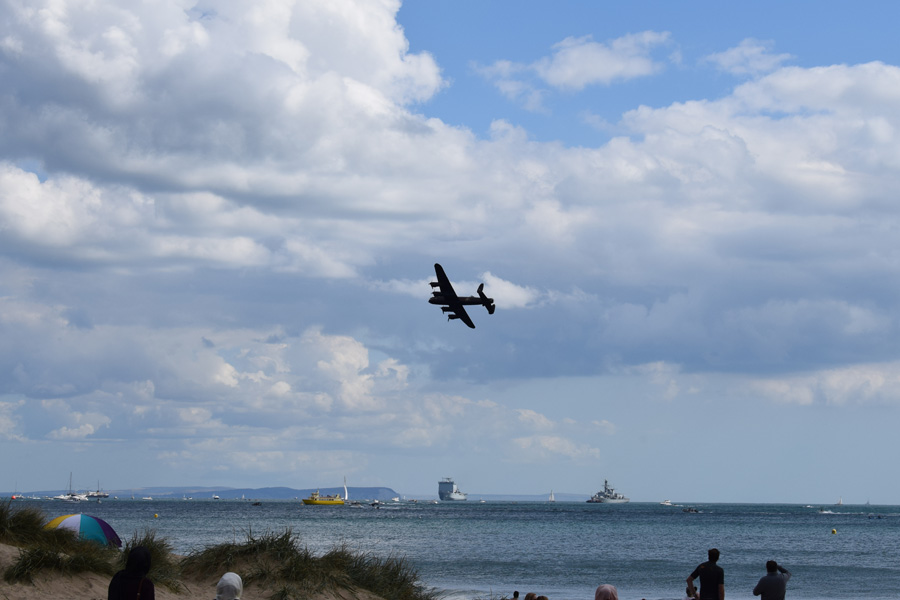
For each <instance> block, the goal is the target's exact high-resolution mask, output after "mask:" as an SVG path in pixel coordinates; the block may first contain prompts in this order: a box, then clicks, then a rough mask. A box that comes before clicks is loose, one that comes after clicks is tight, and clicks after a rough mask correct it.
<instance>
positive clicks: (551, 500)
mask: <svg viewBox="0 0 900 600" xmlns="http://www.w3.org/2000/svg"><path fill="white" fill-rule="evenodd" d="M547 502H556V497H555V496H554V495H553V490H550V497H549V498H547Z"/></svg>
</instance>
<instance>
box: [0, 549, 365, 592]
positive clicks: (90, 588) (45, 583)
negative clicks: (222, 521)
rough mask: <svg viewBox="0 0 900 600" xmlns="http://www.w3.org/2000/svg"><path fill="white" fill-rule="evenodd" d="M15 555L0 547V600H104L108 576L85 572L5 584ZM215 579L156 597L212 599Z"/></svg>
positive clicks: (187, 584) (192, 581)
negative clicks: (4, 573) (56, 599)
mask: <svg viewBox="0 0 900 600" xmlns="http://www.w3.org/2000/svg"><path fill="white" fill-rule="evenodd" d="M18 556H19V549H18V548H16V547H14V546H7V545H5V544H0V600H48V599H54V598H60V599H63V598H77V599H78V600H106V590H107V588H108V587H109V580H110V577H109V576H108V575H96V574H93V573H88V574H82V575H75V576H69V575H62V574H59V573H54V572H52V571H47V572H45V573H44V574H42V575H41V576H39V578H36V579H35V581H34V583H33V584H32V583H17V584H9V583H6V582H5V581H3V579H2V572H3V571H5V570H6V568H7V567H9V566H10V565H11V564H12V563H13V562H15V560H16V558H17V557H18ZM223 573H224V570H223ZM218 580H219V577H213V578H210V579H190V578H188V579H183V580H182V584H183V585H184V588H185V589H184V590H183V591H182V592H181V593H178V594H176V593H175V592H172V591H170V590H167V589H166V588H164V587H162V586H157V588H156V597H157V598H158V599H159V600H213V599H214V598H215V597H216V582H217V581H218ZM270 594H271V592H270V591H267V590H262V589H259V588H257V587H255V586H254V585H253V584H248V585H245V586H244V594H243V598H245V599H246V600H256V599H257V598H259V599H263V598H268V597H269V595H270ZM312 600H381V598H380V597H379V596H376V595H375V594H371V593H369V592H366V591H364V590H359V591H354V592H350V591H347V590H340V591H336V592H332V593H322V594H319V595H318V596H316V597H314V598H313V599H312Z"/></svg>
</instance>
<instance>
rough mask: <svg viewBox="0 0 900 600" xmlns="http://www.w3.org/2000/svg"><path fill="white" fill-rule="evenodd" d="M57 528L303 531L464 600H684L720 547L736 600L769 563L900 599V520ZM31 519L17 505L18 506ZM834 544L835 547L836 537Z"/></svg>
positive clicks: (132, 519)
mask: <svg viewBox="0 0 900 600" xmlns="http://www.w3.org/2000/svg"><path fill="white" fill-rule="evenodd" d="M33 504H36V505H38V506H39V507H40V508H41V509H42V510H43V511H44V512H45V513H46V514H47V515H48V517H54V516H58V515H61V514H68V513H72V512H83V513H86V514H90V515H95V516H98V517H100V518H102V519H104V520H106V521H107V522H109V523H110V524H111V525H112V526H113V527H114V528H115V529H116V531H117V532H118V533H119V535H120V537H122V539H123V540H125V539H127V538H129V537H131V535H132V534H134V533H136V532H141V531H143V530H145V529H153V530H155V531H156V533H157V535H158V536H162V537H165V538H166V539H167V540H168V541H169V542H170V543H172V544H173V546H174V547H175V550H176V552H179V553H183V554H186V553H188V552H190V551H191V550H194V549H197V548H202V547H204V546H208V545H212V544H216V543H221V542H231V541H242V540H244V539H246V536H247V535H248V534H249V533H252V534H261V533H264V532H266V531H272V532H281V531H283V530H284V529H285V528H288V527H289V528H291V529H292V531H293V532H294V533H295V534H296V535H297V536H298V537H299V539H300V541H301V543H302V544H303V545H305V546H307V547H309V548H310V549H311V550H313V551H314V552H316V553H324V552H326V551H327V550H329V549H331V548H332V547H334V546H336V545H341V544H344V545H346V546H347V547H349V548H351V549H354V550H359V551H363V552H371V553H373V554H375V555H378V556H399V557H405V558H406V559H408V560H409V561H410V562H411V564H412V565H413V566H414V567H415V568H416V569H417V570H418V572H419V575H420V577H421V579H422V581H423V582H424V583H425V584H426V585H428V586H430V587H434V588H437V589H438V590H440V591H441V592H442V593H443V594H444V595H445V597H447V598H451V599H453V600H461V599H463V598H465V599H473V598H481V599H488V598H491V597H495V598H499V597H502V596H507V597H509V596H511V595H512V592H513V590H519V592H520V593H521V594H522V595H523V596H524V594H525V593H527V592H536V593H538V594H543V595H546V596H548V597H549V598H550V600H591V599H592V598H593V592H594V589H595V588H596V587H597V585H599V584H601V583H611V584H613V585H615V586H616V587H617V588H618V590H619V597H620V598H623V599H632V598H634V599H647V600H651V599H653V600H656V599H667V600H668V599H675V598H678V599H680V598H683V596H684V587H685V584H684V580H685V578H686V577H687V576H688V575H689V574H690V573H691V571H692V570H693V569H694V567H696V566H697V565H698V564H699V563H701V562H703V561H705V560H706V550H707V548H710V547H717V548H719V550H720V551H721V553H722V556H721V558H720V559H719V565H720V566H722V567H723V568H724V569H725V592H726V598H728V599H729V600H731V599H734V598H753V595H752V590H753V586H754V585H756V582H757V580H758V579H759V578H760V577H761V576H762V575H764V574H765V567H764V565H765V561H766V560H768V559H774V560H776V561H778V562H779V563H780V564H783V565H784V566H785V567H787V568H788V569H789V570H790V571H791V573H792V574H793V578H792V579H791V581H790V582H789V583H788V596H787V597H788V599H789V600H790V599H799V598H806V599H823V600H824V599H827V598H851V597H856V598H871V599H882V598H885V599H886V598H897V597H898V596H900V507H894V506H868V505H867V506H847V505H844V506H830V507H824V508H823V507H813V506H799V505H777V504H693V505H692V506H693V507H694V508H696V509H697V510H698V511H699V512H696V513H693V512H691V513H688V512H684V510H683V507H680V506H662V505H659V504H651V503H629V504H620V505H606V504H587V503H564V502H556V503H552V504H551V503H537V502H533V503H532V502H527V503H526V502H523V503H515V502H486V503H478V502H471V501H470V502H458V503H441V504H429V503H425V502H419V503H401V504H388V505H386V506H384V507H382V508H378V509H375V508H370V507H365V508H351V507H349V506H338V507H329V506H304V505H303V504H302V503H300V502H299V501H263V502H262V505H261V506H253V505H252V503H250V502H246V501H235V500H227V501H226V500H219V501H211V500H198V501H193V500H161V501H149V500H148V501H143V500H133V501H132V500H112V499H110V500H104V501H103V502H102V503H80V504H66V503H61V502H52V501H34V502H33ZM17 505H18V503H17ZM832 530H834V531H836V533H832Z"/></svg>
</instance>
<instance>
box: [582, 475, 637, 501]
mask: <svg viewBox="0 0 900 600" xmlns="http://www.w3.org/2000/svg"><path fill="white" fill-rule="evenodd" d="M588 502H602V503H604V504H624V503H625V502H628V498H626V497H625V494H620V493H619V492H617V491H616V490H615V489H614V488H613V487H612V486H611V485H609V482H608V481H606V480H605V479H604V480H603V491H602V492H597V493H596V494H594V495H593V496H591V499H590V500H588Z"/></svg>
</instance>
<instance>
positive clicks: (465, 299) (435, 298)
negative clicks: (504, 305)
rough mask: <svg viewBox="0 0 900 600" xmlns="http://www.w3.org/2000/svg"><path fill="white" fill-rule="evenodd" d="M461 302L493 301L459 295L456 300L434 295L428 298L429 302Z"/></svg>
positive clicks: (468, 304) (473, 303)
mask: <svg viewBox="0 0 900 600" xmlns="http://www.w3.org/2000/svg"><path fill="white" fill-rule="evenodd" d="M454 301H455V302H459V303H460V304H465V305H466V306H472V305H478V304H484V305H487V304H488V303H490V302H492V300H491V299H490V298H489V299H487V300H482V299H481V298H479V297H478V296H457V297H456V298H455V300H450V299H449V298H445V297H444V296H432V297H431V298H429V299H428V302H429V304H444V305H450V303H451V302H454Z"/></svg>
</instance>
